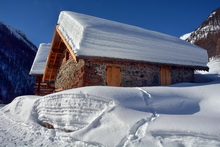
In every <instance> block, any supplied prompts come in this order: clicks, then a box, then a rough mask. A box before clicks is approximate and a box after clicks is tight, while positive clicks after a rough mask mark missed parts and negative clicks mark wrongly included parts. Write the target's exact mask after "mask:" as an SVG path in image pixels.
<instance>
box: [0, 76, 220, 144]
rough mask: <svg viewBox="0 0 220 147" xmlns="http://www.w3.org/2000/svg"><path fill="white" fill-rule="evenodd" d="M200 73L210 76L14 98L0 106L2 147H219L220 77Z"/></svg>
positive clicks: (86, 88) (88, 88) (78, 89)
mask: <svg viewBox="0 0 220 147" xmlns="http://www.w3.org/2000/svg"><path fill="white" fill-rule="evenodd" d="M205 76H206V77H210V76H211V77H212V79H214V80H213V81H212V82H209V83H195V84H192V83H182V84H176V85H171V86H169V87H142V88H116V87H102V86H98V87H84V88H77V89H72V90H67V91H63V92H59V93H55V94H51V95H47V96H44V97H37V96H22V97H18V98H16V99H15V100H14V101H13V102H12V103H10V104H9V105H6V106H4V107H2V108H1V109H0V110H1V111H0V113H1V115H0V118H1V120H2V121H1V125H0V141H1V143H2V145H3V146H4V145H5V146H6V145H10V146H25V145H28V146H33V145H34V146H54V145H55V146H109V147H112V146H146V145H148V146H151V147H161V146H169V147H170V146H193V147H195V146H212V147H213V146H219V145H220V139H219V136H220V128H219V127H218V125H219V123H220V119H219V114H220V110H219V109H218V107H219V106H220V101H219V89H220V84H219V82H220V80H219V77H218V76H216V75H215V76H213V75H205ZM44 123H48V124H50V125H51V126H52V128H53V129H47V128H45V127H43V126H44Z"/></svg>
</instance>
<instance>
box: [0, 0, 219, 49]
mask: <svg viewBox="0 0 220 147" xmlns="http://www.w3.org/2000/svg"><path fill="white" fill-rule="evenodd" d="M0 3H1V5H0V21H2V22H4V23H5V24H8V25H10V26H12V27H14V28H16V29H19V30H21V31H22V32H23V33H24V34H26V36H27V37H28V38H29V40H30V41H32V42H33V43H34V44H35V45H36V46H37V47H38V45H39V43H43V42H45V43H48V42H51V40H52V36H53V31H54V27H55V25H56V22H57V19H58V16H59V13H60V11H63V10H68V11H74V12H78V13H83V14H88V15H92V16H97V17H101V18H105V19H109V20H114V21H118V22H122V23H126V24H130V25H134V26H138V27H142V28H145V29H149V30H154V31H157V32H162V33H165V34H169V35H172V36H176V37H179V36H181V35H183V34H185V33H188V32H191V31H194V30H195V29H196V28H197V27H198V26H199V25H200V24H201V23H202V22H203V21H204V20H205V19H206V18H207V17H208V15H209V14H210V13H211V12H212V11H213V10H215V9H216V8H218V7H220V1H219V0H1V2H0Z"/></svg>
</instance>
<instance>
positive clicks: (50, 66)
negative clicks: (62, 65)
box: [47, 65, 59, 69]
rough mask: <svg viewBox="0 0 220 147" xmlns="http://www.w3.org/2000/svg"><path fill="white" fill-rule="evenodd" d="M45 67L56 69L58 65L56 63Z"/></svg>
mask: <svg viewBox="0 0 220 147" xmlns="http://www.w3.org/2000/svg"><path fill="white" fill-rule="evenodd" d="M47 68H49V69H58V68H59V66H58V65H47Z"/></svg>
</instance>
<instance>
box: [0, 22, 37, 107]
mask: <svg viewBox="0 0 220 147" xmlns="http://www.w3.org/2000/svg"><path fill="white" fill-rule="evenodd" d="M36 50H37V48H36V46H35V45H34V44H33V43H31V42H30V41H29V40H28V39H27V38H26V36H25V35H24V34H23V33H22V32H21V31H19V30H16V29H13V28H12V27H10V26H8V25H5V24H3V23H2V22H0V102H1V103H9V102H11V101H12V100H13V99H14V98H15V97H16V96H20V95H27V94H33V84H34V80H35V79H34V78H33V77H30V76H29V74H28V73H29V70H30V68H31V65H32V62H33V60H34V57H35V54H36Z"/></svg>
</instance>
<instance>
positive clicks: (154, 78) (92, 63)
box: [84, 59, 160, 87]
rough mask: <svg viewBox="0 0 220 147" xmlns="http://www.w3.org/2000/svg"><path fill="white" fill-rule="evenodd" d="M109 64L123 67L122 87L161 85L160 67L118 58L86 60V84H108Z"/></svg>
mask: <svg viewBox="0 0 220 147" xmlns="http://www.w3.org/2000/svg"><path fill="white" fill-rule="evenodd" d="M107 66H117V67H120V68H121V73H122V74H121V75H122V77H121V78H122V82H121V86H122V87H135V86H157V85H160V67H159V66H157V65H153V64H147V63H141V62H129V61H117V60H115V61H114V60H88V59H87V60H86V61H85V67H84V69H85V73H86V74H85V75H84V86H88V85H104V86H105V85H107V82H106V69H107Z"/></svg>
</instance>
